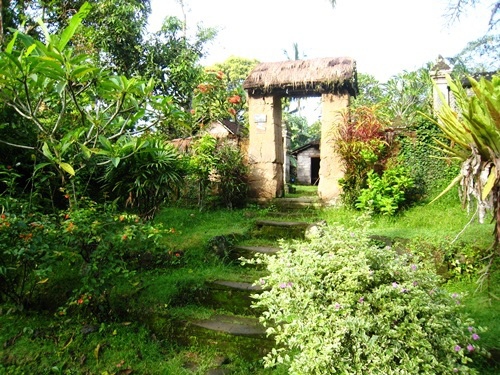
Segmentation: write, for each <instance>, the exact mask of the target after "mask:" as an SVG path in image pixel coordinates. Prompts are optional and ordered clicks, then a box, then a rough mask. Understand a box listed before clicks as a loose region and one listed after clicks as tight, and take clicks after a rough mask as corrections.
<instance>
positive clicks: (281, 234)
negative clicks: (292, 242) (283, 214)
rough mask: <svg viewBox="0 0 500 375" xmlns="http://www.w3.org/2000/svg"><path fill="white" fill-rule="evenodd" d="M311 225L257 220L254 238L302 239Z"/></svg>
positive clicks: (298, 222) (300, 222)
mask: <svg viewBox="0 0 500 375" xmlns="http://www.w3.org/2000/svg"><path fill="white" fill-rule="evenodd" d="M310 224H311V223H308V222H304V221H273V220H257V221H256V222H255V229H254V231H253V233H252V234H253V236H254V237H260V238H267V239H270V240H277V239H281V238H290V239H302V238H304V233H305V231H306V229H307V227H308V226H309V225H310Z"/></svg>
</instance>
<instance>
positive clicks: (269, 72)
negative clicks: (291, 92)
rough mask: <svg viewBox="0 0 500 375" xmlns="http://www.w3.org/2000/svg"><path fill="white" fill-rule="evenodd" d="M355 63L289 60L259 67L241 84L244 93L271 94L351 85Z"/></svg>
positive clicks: (340, 59) (340, 60)
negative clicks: (318, 87)
mask: <svg viewBox="0 0 500 375" xmlns="http://www.w3.org/2000/svg"><path fill="white" fill-rule="evenodd" d="M355 77H356V62H355V60H353V59H352V58H350V57H337V58H331V57H329V58H320V59H311V60H290V61H283V62H273V63H261V64H259V65H257V66H256V67H255V68H254V70H253V71H252V72H251V73H250V75H249V76H248V78H247V79H246V80H245V82H244V83H243V87H244V88H245V89H247V90H250V89H260V90H263V91H272V90H273V89H274V88H284V87H291V88H293V89H300V88H311V87H314V86H317V85H321V86H330V87H334V86H337V87H338V86H344V85H346V84H347V83H350V84H355V83H354V81H355Z"/></svg>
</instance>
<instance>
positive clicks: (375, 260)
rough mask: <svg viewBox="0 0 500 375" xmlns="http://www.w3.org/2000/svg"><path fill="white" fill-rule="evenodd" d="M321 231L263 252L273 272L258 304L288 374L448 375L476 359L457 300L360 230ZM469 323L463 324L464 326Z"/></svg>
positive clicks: (429, 274)
mask: <svg viewBox="0 0 500 375" xmlns="http://www.w3.org/2000/svg"><path fill="white" fill-rule="evenodd" d="M361 225H362V226H361V227H360V228H354V229H348V228H343V227H340V226H339V227H335V228H331V229H330V228H326V229H325V231H324V233H323V235H322V236H321V237H320V236H316V237H313V238H312V240H311V242H309V243H308V242H295V243H293V244H286V243H282V248H283V250H282V251H281V252H280V253H279V254H278V255H277V256H275V257H266V256H261V257H260V258H257V259H256V260H254V262H260V263H262V262H263V263H265V264H266V265H267V269H268V271H269V272H270V275H269V276H267V277H264V278H262V279H261V280H260V281H259V284H261V285H263V286H264V287H267V289H266V290H265V291H264V292H263V293H262V294H258V295H255V296H254V298H255V299H256V302H255V303H254V307H256V308H261V309H263V310H264V312H263V314H262V316H261V318H260V320H261V321H262V322H263V324H264V325H265V326H266V327H267V333H268V334H269V335H272V336H273V337H274V338H275V341H276V347H275V348H274V349H273V350H272V351H271V353H269V354H268V355H267V356H266V357H265V358H264V361H265V365H266V366H267V367H272V366H274V365H276V364H279V363H284V364H286V365H287V366H288V367H289V369H288V373H289V374H301V375H305V374H333V373H339V374H385V375H387V374H451V373H455V372H458V373H474V371H473V370H472V369H470V368H469V367H468V364H469V363H470V362H471V361H472V357H473V356H474V355H477V354H478V353H481V352H482V350H481V349H480V348H479V346H478V345H477V343H478V341H479V335H478V334H477V332H476V329H475V328H474V327H473V324H472V323H471V322H470V321H469V320H467V319H466V318H465V317H464V315H463V314H462V313H461V311H460V310H461V307H462V306H461V304H460V296H458V295H452V296H450V295H449V294H448V293H447V292H445V291H444V290H442V289H441V288H440V287H439V281H440V280H439V278H438V276H436V274H435V273H434V272H433V271H432V270H431V268H430V267H427V266H426V265H425V264H424V263H421V262H419V260H418V259H417V257H416V256H413V255H411V254H403V255H401V254H397V253H396V252H395V251H393V250H391V249H390V248H385V249H380V248H377V247H375V246H372V245H370V242H369V239H368V236H367V235H366V233H365V229H363V228H364V227H366V223H361ZM468 327H469V328H468Z"/></svg>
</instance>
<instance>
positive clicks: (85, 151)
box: [80, 144, 92, 159]
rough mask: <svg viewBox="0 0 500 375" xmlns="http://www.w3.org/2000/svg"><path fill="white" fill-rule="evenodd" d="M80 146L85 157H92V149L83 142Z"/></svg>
mask: <svg viewBox="0 0 500 375" xmlns="http://www.w3.org/2000/svg"><path fill="white" fill-rule="evenodd" d="M80 148H81V149H82V153H83V156H84V157H85V159H90V157H91V156H92V151H90V149H89V148H88V147H87V146H85V145H83V144H82V145H80Z"/></svg>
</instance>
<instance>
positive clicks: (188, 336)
mask: <svg viewBox="0 0 500 375" xmlns="http://www.w3.org/2000/svg"><path fill="white" fill-rule="evenodd" d="M172 338H174V339H175V340H176V342H177V343H178V344H179V345H181V346H187V347H189V346H193V345H196V346H198V345H206V346H210V347H217V349H218V351H219V352H221V353H224V355H227V356H229V357H239V358H243V359H245V360H248V361H259V360H260V359H262V357H263V356H265V355H266V354H267V353H269V351H270V350H271V349H272V348H273V344H274V340H273V339H272V338H268V337H267V335H266V329H265V327H264V326H262V325H261V324H260V322H259V320H258V319H257V318H255V317H247V316H236V315H224V314H215V315H212V316H211V317H209V318H206V319H193V320H191V319H188V320H184V321H179V322H177V323H176V324H175V327H174V332H173V336H172Z"/></svg>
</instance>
